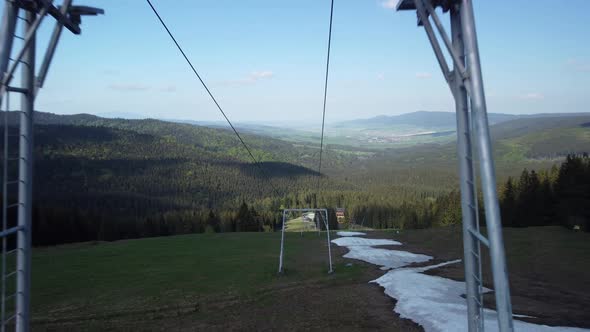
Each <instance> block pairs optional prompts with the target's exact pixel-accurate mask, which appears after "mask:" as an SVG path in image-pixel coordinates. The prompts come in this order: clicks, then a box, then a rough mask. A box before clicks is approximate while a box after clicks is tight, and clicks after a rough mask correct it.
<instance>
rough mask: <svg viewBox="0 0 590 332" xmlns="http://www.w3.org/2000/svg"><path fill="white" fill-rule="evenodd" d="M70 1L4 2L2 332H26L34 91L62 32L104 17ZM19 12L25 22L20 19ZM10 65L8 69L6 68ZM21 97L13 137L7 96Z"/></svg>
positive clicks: (0, 73)
mask: <svg viewBox="0 0 590 332" xmlns="http://www.w3.org/2000/svg"><path fill="white" fill-rule="evenodd" d="M71 3H72V0H64V1H63V3H62V5H61V6H60V7H59V8H58V7H56V6H55V5H53V1H51V0H5V1H4V14H3V18H2V23H1V26H0V109H1V106H2V104H3V103H2V102H3V99H4V98H5V97H6V98H5V99H6V100H5V101H6V109H5V110H4V112H5V113H4V117H3V120H4V146H3V150H4V151H3V154H2V157H3V160H2V161H3V163H2V164H3V170H2V203H3V204H2V230H1V231H0V237H1V238H2V275H1V276H0V278H1V280H0V282H1V286H2V287H1V288H2V290H1V299H0V300H1V301H2V303H1V309H0V327H1V330H2V331H5V330H6V329H7V327H12V326H14V329H15V330H16V331H29V330H30V318H31V317H30V298H31V294H30V292H31V233H32V211H33V209H32V207H33V116H34V112H33V110H34V103H35V97H36V95H37V92H38V90H39V88H41V87H42V86H43V83H44V81H45V78H46V76H47V72H48V70H49V66H50V64H51V60H52V59H53V55H54V53H55V49H56V47H57V43H58V40H59V38H60V36H61V32H62V29H63V27H64V26H65V27H66V28H67V29H68V30H70V31H72V32H73V33H75V34H79V33H80V27H79V22H80V16H81V15H98V14H102V13H104V12H103V11H102V9H97V8H91V7H85V6H72V5H71ZM19 12H23V14H24V17H19ZM47 15H50V16H52V17H54V18H55V19H56V23H55V27H54V31H53V34H52V36H51V39H50V41H49V46H48V47H47V50H46V53H45V56H44V59H43V62H42V65H41V68H40V71H39V73H38V75H37V76H36V75H35V68H36V66H35V53H36V34H37V30H38V28H39V26H40V24H41V22H42V21H43V19H44V18H45V17H46V16H47ZM19 19H20V20H22V21H23V24H24V33H25V36H24V37H18V36H16V28H17V22H18V20H19ZM15 39H22V40H23V42H22V47H21V48H20V49H19V50H18V51H17V53H16V54H17V55H16V56H15V57H14V58H11V55H12V51H13V44H14V40H15ZM11 62H12V63H11ZM19 68H20V72H21V79H20V82H19V83H20V85H21V86H20V87H15V86H11V85H10V84H11V83H12V79H13V75H14V74H15V72H16V71H17V69H19ZM11 92H17V93H20V94H21V102H20V110H19V111H12V113H17V114H18V117H17V118H18V123H19V125H18V134H17V135H10V134H9V127H10V126H9V123H8V122H9V116H8V115H9V113H8V112H11V109H10V102H9V93H11ZM12 136H14V137H18V150H19V151H18V157H13V156H11V155H10V154H9V148H10V146H11V144H10V142H9V139H10V137H12ZM10 161H16V162H18V178H17V179H10V178H9V177H10V175H11V174H10V173H9V167H10V166H9V162H10ZM15 185H16V188H17V190H16V193H15V194H14V195H13V196H16V197H17V200H16V203H12V204H11V203H10V201H9V197H11V193H10V188H12V187H13V186H15ZM10 208H16V209H17V222H16V225H15V226H10V225H9V222H8V219H9V217H8V212H7V211H8V209H10ZM14 235H15V236H16V247H15V248H14V249H10V250H9V247H8V242H7V239H8V237H9V236H14ZM12 253H16V264H15V265H16V267H15V269H14V270H13V271H11V272H8V268H7V260H8V257H9V256H8V255H10V254H12ZM13 276H15V278H16V287H15V288H16V289H15V291H14V293H13V294H10V295H7V289H8V287H7V283H6V280H7V279H9V278H11V277H13ZM13 298H14V301H15V304H14V312H13V313H11V315H9V316H8V317H7V312H6V311H7V308H6V307H7V306H6V303H7V301H8V300H11V299H13Z"/></svg>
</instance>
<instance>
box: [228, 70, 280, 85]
mask: <svg viewBox="0 0 590 332" xmlns="http://www.w3.org/2000/svg"><path fill="white" fill-rule="evenodd" d="M273 77H274V73H273V72H272V71H270V70H262V71H253V72H251V73H250V74H249V75H248V76H247V77H245V78H241V79H238V80H230V81H225V82H224V83H226V84H238V85H244V84H254V83H256V82H258V81H261V80H267V79H271V78H273Z"/></svg>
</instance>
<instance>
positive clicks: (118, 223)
mask: <svg viewBox="0 0 590 332" xmlns="http://www.w3.org/2000/svg"><path fill="white" fill-rule="evenodd" d="M14 115H15V114H14V113H13V114H10V119H9V124H10V125H14V124H15V123H16V118H15V117H14ZM35 122H36V128H35V130H36V138H35V158H36V162H35V197H34V198H35V207H36V208H35V224H36V227H35V236H34V242H35V244H36V245H48V244H54V243H63V242H75V241H87V240H115V239H121V238H134V237H143V236H158V235H168V234H178V233H190V232H204V231H241V230H273V229H274V228H275V227H276V225H277V223H278V221H279V217H280V209H281V208H284V207H291V208H296V207H309V206H321V207H328V208H336V207H345V208H346V209H347V218H348V220H349V221H352V220H355V222H357V223H360V222H361V221H364V224H365V225H366V226H369V227H376V228H385V227H387V228H391V227H396V228H425V227H430V226H432V225H437V224H449V223H456V222H458V220H460V212H459V211H458V210H457V208H458V206H459V194H458V192H457V191H456V188H457V175H456V174H457V168H456V167H457V166H456V152H455V145H454V143H448V144H443V145H440V144H430V145H421V146H416V147H412V148H404V149H390V150H386V151H382V150H381V151H371V150H367V149H354V148H351V147H342V146H334V145H329V146H327V147H326V149H325V150H324V158H323V166H322V174H318V173H317V171H316V170H317V161H318V157H319V147H318V146H317V145H314V144H301V143H297V144H295V143H292V142H286V141H282V140H278V139H272V138H269V137H265V136H260V135H253V134H244V135H243V137H244V140H245V141H246V142H247V144H248V145H249V146H250V148H251V150H252V151H253V154H254V156H255V157H256V158H257V159H258V160H260V161H261V162H260V164H259V165H256V164H253V163H252V162H251V160H250V159H249V156H248V155H247V153H246V152H245V151H244V149H243V147H242V146H241V145H240V143H239V141H238V140H237V139H236V137H235V136H234V134H233V133H232V132H230V131H228V130H225V129H221V128H207V127H202V126H195V125H192V124H179V123H170V122H165V121H159V120H124V119H104V118H100V117H96V116H92V115H72V116H61V115H54V114H49V113H36V121H35ZM587 123H590V116H580V117H568V118H567V119H560V120H559V121H555V119H545V118H540V119H528V120H526V119H517V120H514V121H507V122H504V123H501V124H498V125H496V126H494V127H492V134H493V137H494V140H495V148H496V149H495V153H496V160H497V166H498V171H499V179H500V180H502V181H504V180H505V179H507V178H508V177H509V176H517V175H519V174H520V173H521V172H522V170H523V169H524V168H528V169H549V168H550V167H551V166H553V165H556V164H558V163H560V162H561V160H563V159H562V158H564V157H565V155H567V154H568V153H583V152H587V151H590V128H589V127H588V126H587ZM14 129H15V128H13V127H12V129H11V130H14ZM1 137H2V139H3V137H4V135H2V136H1ZM0 143H1V142H0ZM2 144H3V143H2ZM318 179H319V180H320V181H319V183H320V191H319V192H317V187H316V186H317V184H318ZM332 220H334V219H332ZM332 227H337V225H335V224H334V225H332Z"/></svg>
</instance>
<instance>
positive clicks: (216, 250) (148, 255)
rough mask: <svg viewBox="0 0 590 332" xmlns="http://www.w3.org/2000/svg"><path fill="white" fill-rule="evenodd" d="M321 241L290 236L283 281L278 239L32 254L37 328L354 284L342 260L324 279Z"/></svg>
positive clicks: (156, 242) (188, 239)
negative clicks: (284, 290)
mask: <svg viewBox="0 0 590 332" xmlns="http://www.w3.org/2000/svg"><path fill="white" fill-rule="evenodd" d="M324 234H325V233H324ZM325 241H326V238H325V236H322V237H318V236H317V234H313V235H312V234H308V235H305V236H304V237H301V236H300V235H299V234H298V233H295V234H287V235H286V247H285V267H286V274H285V275H284V276H280V277H279V276H277V273H276V272H277V268H278V251H279V244H280V233H228V234H199V235H186V236H175V237H161V238H149V239H141V240H131V241H118V242H113V243H100V244H97V245H92V244H88V243H85V244H79V245H67V246H61V247H55V248H46V249H36V250H35V252H34V257H33V266H34V272H33V299H32V303H33V316H34V321H35V322H36V326H37V327H39V328H40V327H42V326H45V327H47V326H50V324H49V322H58V324H73V326H79V327H80V326H85V324H88V321H86V319H88V318H95V319H98V322H94V323H92V324H95V323H96V326H97V328H98V327H101V326H104V325H102V323H104V322H105V321H108V320H112V319H113V317H114V316H122V317H127V318H123V319H131V320H133V319H137V317H136V316H137V315H140V316H143V317H148V318H150V317H151V318H154V317H156V316H158V315H163V316H169V315H170V312H169V311H170V310H172V311H173V312H174V314H176V313H177V312H184V313H185V314H187V315H189V316H190V315H197V316H198V313H195V312H194V311H195V308H196V306H200V305H210V303H212V302H215V301H219V300H220V299H227V300H228V301H238V299H239V301H247V300H248V299H250V298H252V297H254V298H256V299H261V298H263V297H264V296H265V294H266V292H268V291H269V290H273V289H279V288H281V287H286V286H289V285H292V284H301V283H305V284H317V283H319V284H324V285H330V284H338V283H340V282H343V281H346V280H350V279H357V278H358V277H359V275H360V274H361V272H362V271H361V270H362V268H361V267H360V266H359V265H355V266H354V267H346V268H345V267H344V265H343V262H342V260H341V259H336V265H335V268H336V269H337V270H338V273H336V274H333V275H328V274H327V273H326V272H327V268H328V266H327V251H326V250H327V247H326V245H325V243H326V242H325ZM335 258H336V257H335ZM270 301H273V300H272V299H270ZM171 308H172V309H171ZM199 311H200V310H199ZM119 319H120V318H119ZM77 324H81V325H77ZM105 324H106V323H105Z"/></svg>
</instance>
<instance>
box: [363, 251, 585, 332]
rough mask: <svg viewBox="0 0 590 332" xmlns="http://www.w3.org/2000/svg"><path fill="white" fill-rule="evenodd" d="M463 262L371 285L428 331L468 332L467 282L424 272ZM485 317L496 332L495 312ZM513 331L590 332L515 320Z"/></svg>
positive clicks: (401, 272) (395, 274) (396, 274)
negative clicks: (465, 296) (382, 291)
mask: <svg viewBox="0 0 590 332" xmlns="http://www.w3.org/2000/svg"><path fill="white" fill-rule="evenodd" d="M460 261H461V260H456V261H451V262H446V263H442V264H438V265H432V266H427V267H422V268H403V269H396V270H391V271H389V272H387V273H386V274H385V275H383V276H382V277H380V278H378V279H376V280H374V281H372V282H375V283H377V284H379V285H380V286H382V287H383V288H385V294H387V295H388V296H390V297H392V298H395V299H397V303H396V305H395V309H394V310H395V312H397V313H399V314H400V316H401V317H402V318H408V319H411V320H412V321H414V322H416V323H418V324H420V325H422V326H423V327H424V329H425V330H426V331H467V318H466V314H467V304H466V301H465V299H464V298H462V297H461V295H463V294H464V293H465V283H464V282H459V281H454V280H450V279H446V278H442V277H438V276H430V275H426V274H423V273H421V272H424V271H427V270H430V269H434V268H437V267H441V266H444V265H448V264H453V263H458V262H460ZM486 291H489V290H488V289H486ZM484 317H485V323H484V324H485V327H486V330H489V331H497V330H498V321H497V313H496V311H494V310H488V309H485V310H484ZM514 329H515V331H524V332H528V331H531V332H533V331H534V332H557V331H567V332H574V331H580V332H581V331H589V330H586V329H580V328H574V327H561V326H556V327H553V326H546V325H537V324H532V323H527V322H522V321H518V320H514Z"/></svg>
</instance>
